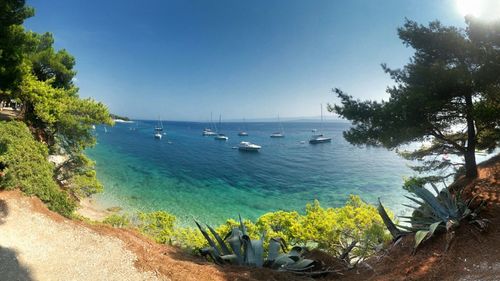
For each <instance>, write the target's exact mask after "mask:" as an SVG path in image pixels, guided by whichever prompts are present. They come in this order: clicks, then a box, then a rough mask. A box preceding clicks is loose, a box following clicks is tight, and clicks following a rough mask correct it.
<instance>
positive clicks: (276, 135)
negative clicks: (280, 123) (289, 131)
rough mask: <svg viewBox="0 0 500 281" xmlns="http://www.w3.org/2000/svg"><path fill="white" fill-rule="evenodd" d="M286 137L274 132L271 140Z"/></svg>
mask: <svg viewBox="0 0 500 281" xmlns="http://www.w3.org/2000/svg"><path fill="white" fill-rule="evenodd" d="M284 137H285V135H284V134H283V133H281V132H274V133H272V134H271V138H284Z"/></svg>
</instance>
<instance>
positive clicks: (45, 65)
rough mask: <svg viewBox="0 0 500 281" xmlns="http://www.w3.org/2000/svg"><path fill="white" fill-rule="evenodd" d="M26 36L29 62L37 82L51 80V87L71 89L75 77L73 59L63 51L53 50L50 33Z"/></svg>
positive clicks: (52, 40) (52, 39)
mask: <svg viewBox="0 0 500 281" xmlns="http://www.w3.org/2000/svg"><path fill="white" fill-rule="evenodd" d="M27 35H28V37H29V39H28V42H27V43H28V44H27V45H28V50H29V51H28V54H29V60H30V61H31V63H32V71H33V74H34V75H35V76H36V77H37V80H39V81H49V80H53V83H52V86H54V87H55V88H64V89H70V88H73V87H74V85H73V81H72V79H73V77H74V76H75V75H76V71H74V70H73V67H74V66H75V58H74V57H73V56H72V55H71V54H69V53H68V52H67V51H66V50H64V49H62V50H59V51H56V50H55V49H54V47H53V45H54V38H53V37H52V34H51V33H48V32H46V33H44V34H38V33H35V32H29V33H28V34H27Z"/></svg>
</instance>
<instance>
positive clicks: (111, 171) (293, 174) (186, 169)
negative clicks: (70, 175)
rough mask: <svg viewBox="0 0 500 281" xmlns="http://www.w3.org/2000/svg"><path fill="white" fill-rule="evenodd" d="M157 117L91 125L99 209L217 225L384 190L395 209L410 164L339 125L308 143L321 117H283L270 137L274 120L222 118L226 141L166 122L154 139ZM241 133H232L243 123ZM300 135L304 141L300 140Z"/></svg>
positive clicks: (193, 126) (198, 127) (195, 126)
mask: <svg viewBox="0 0 500 281" xmlns="http://www.w3.org/2000/svg"><path fill="white" fill-rule="evenodd" d="M154 125H155V122H154V121H140V123H139V125H138V128H137V129H135V130H131V128H135V127H136V124H123V123H117V124H116V126H115V127H112V128H109V127H108V128H107V133H105V132H104V128H103V127H98V128H97V130H96V133H97V134H98V144H97V145H96V147H95V148H92V149H89V150H87V151H86V153H87V155H88V156H90V157H91V158H92V159H93V160H95V161H96V168H97V173H98V174H97V175H98V178H99V179H100V180H101V181H102V183H103V184H104V186H105V191H104V193H102V194H99V195H98V196H96V200H97V202H98V203H99V204H101V205H103V206H105V207H111V206H121V207H123V208H124V209H125V210H127V211H137V210H142V211H152V210H160V209H161V210H165V211H168V212H170V213H173V214H175V215H176V216H177V217H178V218H179V220H180V221H181V222H183V223H186V222H190V221H191V219H192V218H196V219H198V220H200V221H203V222H207V223H220V222H223V221H224V220H225V219H226V218H230V217H236V216H237V215H238V214H241V215H242V216H243V217H245V218H251V219H255V218H257V217H258V216H260V215H262V214H263V213H265V212H269V211H276V210H280V209H281V210H303V209H304V207H305V204H306V203H307V202H311V201H312V200H314V199H318V200H320V203H321V204H322V206H327V207H338V206H341V205H343V204H344V203H345V201H346V200H347V198H348V196H349V194H358V195H360V196H361V198H362V199H363V200H365V201H367V202H370V203H375V202H376V200H377V198H378V197H381V199H382V201H383V202H384V203H385V205H386V206H387V207H389V208H391V209H393V210H396V211H397V212H398V213H399V212H402V211H403V209H402V208H401V199H402V197H403V195H404V194H406V192H405V191H404V190H403V189H402V188H401V186H402V183H403V177H404V176H410V175H412V174H413V172H412V171H411V170H410V169H409V168H408V167H407V165H408V162H407V161H405V160H403V159H401V158H400V157H399V156H397V155H396V153H394V152H392V151H388V150H386V149H383V148H361V147H355V146H352V145H350V144H349V143H347V142H346V141H345V140H344V139H343V137H342V131H344V130H346V129H347V128H348V127H349V124H347V123H343V122H336V123H325V124H324V125H323V128H324V130H323V132H324V134H326V135H328V136H331V137H333V140H332V142H331V143H324V144H317V145H310V144H309V143H308V142H307V140H308V138H309V137H310V136H311V134H313V133H312V132H311V129H313V128H317V129H319V128H320V124H319V123H291V122H285V123H283V127H284V130H285V134H286V137H285V138H282V139H274V138H270V137H269V135H270V134H271V133H272V132H274V131H277V130H279V124H277V123H246V124H242V123H223V124H222V126H221V131H222V132H223V133H225V134H226V135H227V136H228V137H229V140H228V141H227V142H224V141H217V140H214V139H213V137H203V136H202V135H201V133H202V129H203V128H204V127H206V126H207V125H206V124H202V123H191V122H164V126H165V129H166V132H167V135H165V136H164V137H163V139H162V140H156V139H154V138H153V127H154ZM245 127H246V130H247V131H248V133H249V136H248V137H239V136H238V135H237V133H238V131H239V129H240V128H245ZM242 140H248V141H251V142H253V143H256V144H259V145H261V146H262V149H261V151H260V152H257V153H251V152H250V153H249V152H241V151H239V150H237V149H234V147H235V146H237V145H238V143H239V142H240V141H242ZM301 141H305V143H301Z"/></svg>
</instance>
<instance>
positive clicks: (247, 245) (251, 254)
mask: <svg viewBox="0 0 500 281" xmlns="http://www.w3.org/2000/svg"><path fill="white" fill-rule="evenodd" d="M241 238H242V240H243V255H244V257H245V258H244V263H245V264H246V265H255V264H256V260H255V259H256V258H255V250H254V248H253V246H252V241H251V240H250V237H249V236H248V235H243V236H242V237H241Z"/></svg>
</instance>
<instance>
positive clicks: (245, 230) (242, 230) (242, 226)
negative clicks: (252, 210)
mask: <svg viewBox="0 0 500 281" xmlns="http://www.w3.org/2000/svg"><path fill="white" fill-rule="evenodd" d="M238 216H239V217H240V230H241V232H242V233H243V235H247V228H246V227H245V224H243V220H242V219H241V215H239V214H238Z"/></svg>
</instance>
